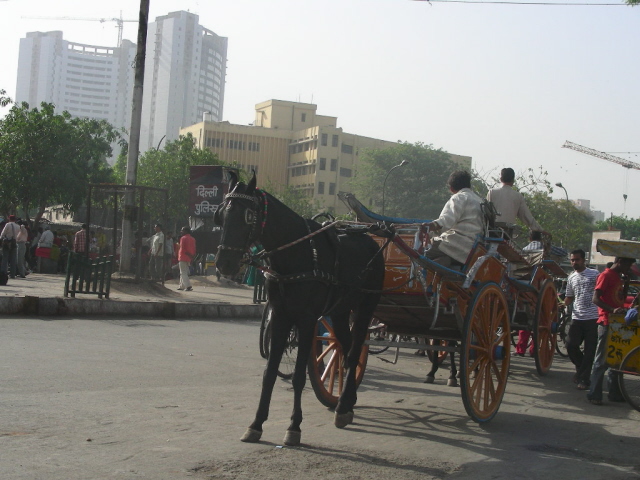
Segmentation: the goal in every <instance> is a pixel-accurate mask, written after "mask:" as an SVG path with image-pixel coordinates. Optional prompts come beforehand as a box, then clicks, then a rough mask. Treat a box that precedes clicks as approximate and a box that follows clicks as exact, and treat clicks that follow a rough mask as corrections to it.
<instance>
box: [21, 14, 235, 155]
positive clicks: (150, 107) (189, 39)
mask: <svg viewBox="0 0 640 480" xmlns="http://www.w3.org/2000/svg"><path fill="white" fill-rule="evenodd" d="M198 20H199V19H198V16H197V15H194V14H192V13H188V12H172V13H170V14H168V15H165V16H161V17H157V18H156V21H155V22H153V23H150V24H149V28H148V31H147V54H146V62H145V78H144V98H143V105H142V119H141V137H140V150H141V151H143V152H144V151H146V150H148V149H150V148H156V147H157V146H158V145H159V143H160V142H161V141H162V140H163V139H165V140H175V139H177V138H178V135H179V132H180V128H182V127H185V126H188V125H192V124H194V123H196V122H198V121H200V120H201V119H202V118H203V114H205V113H206V114H208V115H210V117H211V118H212V119H214V120H218V121H219V120H222V106H223V103H224V86H225V74H226V65H227V39H226V38H224V37H220V36H218V35H216V34H215V33H213V32H212V31H211V30H207V29H206V28H204V27H202V26H201V25H199V23H198ZM135 55H136V45H135V44H133V43H131V42H130V41H128V40H123V41H122V45H121V46H120V47H117V48H115V47H101V46H95V45H84V44H79V43H74V42H70V41H67V40H63V38H62V32H59V31H55V32H30V33H27V36H26V38H23V39H21V40H20V56H19V60H18V82H17V88H16V101H17V102H23V101H24V102H28V103H29V105H30V106H32V107H37V106H39V105H40V103H42V102H48V103H53V104H55V105H56V111H58V112H62V111H63V110H67V111H68V112H69V113H71V114H72V115H73V116H76V117H91V118H98V119H104V120H107V121H108V122H109V123H111V124H112V125H113V126H114V127H116V128H118V129H120V128H124V129H125V130H127V131H128V130H129V128H130V125H131V107H132V96H133V82H134V68H133V65H134V59H135ZM116 153H117V152H116Z"/></svg>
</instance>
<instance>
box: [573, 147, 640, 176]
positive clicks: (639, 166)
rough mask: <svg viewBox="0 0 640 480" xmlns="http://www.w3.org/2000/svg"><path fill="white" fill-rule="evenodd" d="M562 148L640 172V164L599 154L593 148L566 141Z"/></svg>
mask: <svg viewBox="0 0 640 480" xmlns="http://www.w3.org/2000/svg"><path fill="white" fill-rule="evenodd" d="M562 148H570V149H571V150H575V151H576V152H580V153H585V154H587V155H591V156H592V157H597V158H601V159H603V160H606V161H608V162H613V163H617V164H618V165H622V166H623V167H624V168H629V169H634V170H640V163H636V162H632V161H630V160H625V159H624V158H620V157H616V156H614V155H609V154H608V153H605V152H600V151H598V150H594V149H593V148H589V147H583V146H582V145H578V144H577V143H573V142H570V141H568V140H567V141H565V142H564V145H562Z"/></svg>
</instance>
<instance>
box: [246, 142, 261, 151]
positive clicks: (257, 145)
mask: <svg viewBox="0 0 640 480" xmlns="http://www.w3.org/2000/svg"><path fill="white" fill-rule="evenodd" d="M248 145H249V151H250V152H259V151H260V143H259V142H249V143H248Z"/></svg>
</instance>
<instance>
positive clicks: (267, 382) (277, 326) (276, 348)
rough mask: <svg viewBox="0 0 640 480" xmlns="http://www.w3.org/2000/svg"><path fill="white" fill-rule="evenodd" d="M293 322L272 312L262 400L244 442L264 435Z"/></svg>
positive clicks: (256, 439)
mask: <svg viewBox="0 0 640 480" xmlns="http://www.w3.org/2000/svg"><path fill="white" fill-rule="evenodd" d="M290 330H291V323H290V322H289V321H285V320H283V317H281V316H278V315H276V313H275V312H273V313H272V318H271V343H270V347H269V359H268V360H267V366H266V368H265V369H264V374H263V375H262V392H261V393H260V402H259V403H258V411H257V412H256V416H255V419H254V420H253V422H252V423H251V425H249V428H247V430H246V432H245V433H244V435H243V436H242V438H241V439H240V440H242V441H243V442H257V441H258V440H260V438H261V437H262V424H263V423H264V422H266V420H267V418H268V417H269V405H270V403H271V395H272V394H273V387H274V385H275V383H276V378H277V377H278V367H279V366H280V360H281V359H282V354H283V353H284V349H285V346H286V342H287V338H288V336H289V331H290Z"/></svg>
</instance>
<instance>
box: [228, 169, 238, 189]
mask: <svg viewBox="0 0 640 480" xmlns="http://www.w3.org/2000/svg"><path fill="white" fill-rule="evenodd" d="M227 175H229V192H231V191H233V189H234V188H236V185H237V184H238V175H236V172H234V171H233V170H229V171H228V172H227Z"/></svg>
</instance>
